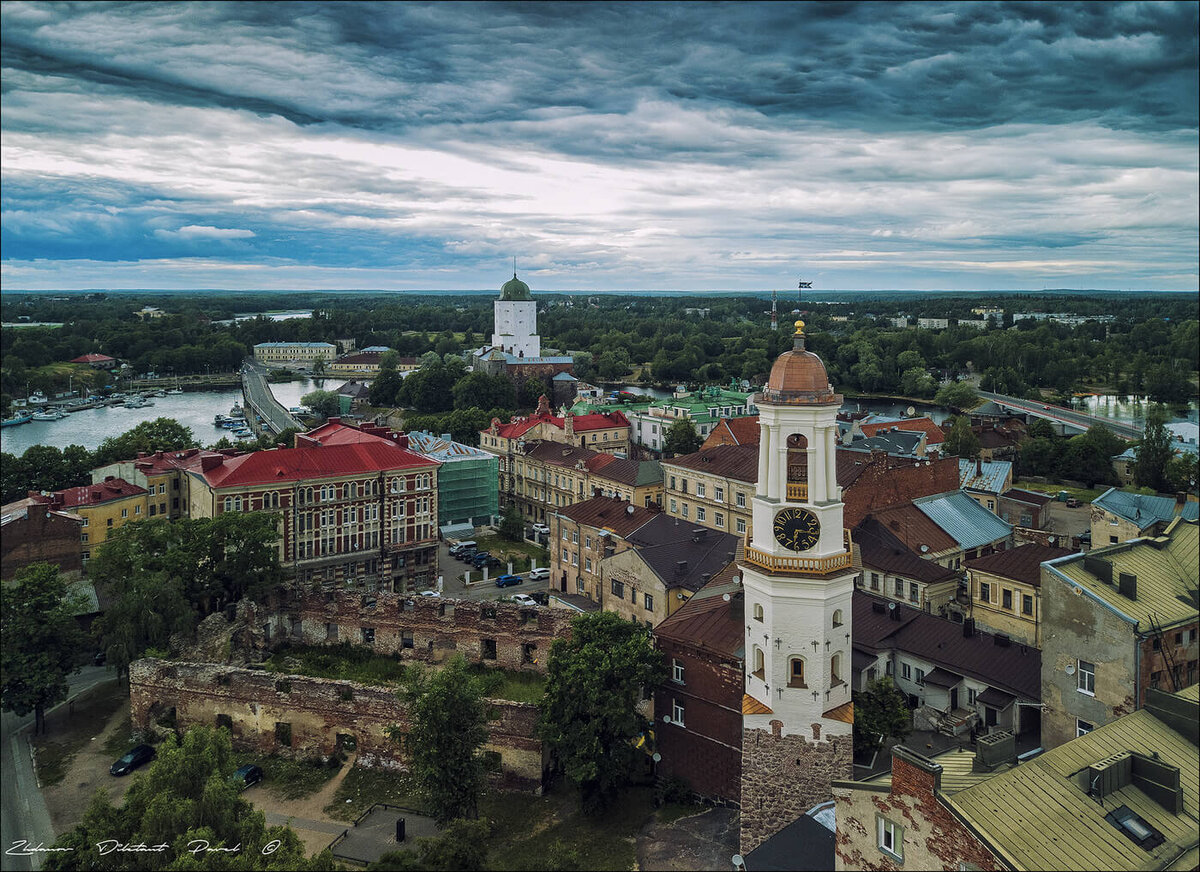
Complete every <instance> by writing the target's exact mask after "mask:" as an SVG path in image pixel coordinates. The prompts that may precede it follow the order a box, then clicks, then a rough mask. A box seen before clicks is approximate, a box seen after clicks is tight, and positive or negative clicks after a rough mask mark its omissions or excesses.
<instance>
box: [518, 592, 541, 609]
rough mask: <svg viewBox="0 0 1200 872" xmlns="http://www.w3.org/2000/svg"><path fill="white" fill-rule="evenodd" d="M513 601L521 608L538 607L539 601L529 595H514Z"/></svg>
mask: <svg viewBox="0 0 1200 872" xmlns="http://www.w3.org/2000/svg"><path fill="white" fill-rule="evenodd" d="M512 601H513V602H515V603H516V604H517V605H519V606H536V605H537V600H535V599H534V598H533V597H531V596H530V595H529V594H527V593H515V594H513V597H512Z"/></svg>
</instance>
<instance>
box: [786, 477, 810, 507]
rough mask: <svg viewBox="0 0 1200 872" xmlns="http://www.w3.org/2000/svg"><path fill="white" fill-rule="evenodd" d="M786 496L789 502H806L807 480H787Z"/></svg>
mask: <svg viewBox="0 0 1200 872" xmlns="http://www.w3.org/2000/svg"><path fill="white" fill-rule="evenodd" d="M787 498H788V502H789V503H805V502H808V482H806V481H789V482H788V483H787Z"/></svg>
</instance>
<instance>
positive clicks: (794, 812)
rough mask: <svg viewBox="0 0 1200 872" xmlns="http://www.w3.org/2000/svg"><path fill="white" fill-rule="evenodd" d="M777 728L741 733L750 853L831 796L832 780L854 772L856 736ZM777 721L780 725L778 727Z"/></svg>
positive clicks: (744, 823) (744, 834)
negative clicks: (811, 735) (812, 736)
mask: <svg viewBox="0 0 1200 872" xmlns="http://www.w3.org/2000/svg"><path fill="white" fill-rule="evenodd" d="M772 724H773V730H772V731H771V732H768V731H766V730H757V729H755V730H749V729H748V730H746V731H745V733H744V734H743V736H742V786H741V793H742V815H741V853H742V854H743V855H746V854H749V853H750V852H751V851H753V850H754V849H755V848H757V847H758V846H759V845H761V844H762V843H763V842H765V841H766V840H767V839H769V838H770V837H771V836H773V835H775V834H776V833H777V832H779V831H780V830H782V829H783V828H784V827H786V826H787V825H788V824H790V823H791V822H792V821H795V820H797V819H798V818H799V817H800V816H801V815H803V814H804V813H805V812H806V811H808V810H809V809H810V808H812V807H813V806H815V805H818V804H820V803H822V802H828V801H829V800H831V799H833V792H832V787H831V785H832V783H833V782H834V781H837V780H843V779H847V778H849V777H850V774H851V770H852V764H853V758H854V738H853V736H851V735H849V734H847V735H841V736H830V737H828V738H822V739H819V740H817V741H812V740H809V739H805V738H804V737H803V736H798V735H786V736H785V735H783V734H782V726H783V725H782V723H781V722H779V721H773V722H772ZM774 725H778V726H774Z"/></svg>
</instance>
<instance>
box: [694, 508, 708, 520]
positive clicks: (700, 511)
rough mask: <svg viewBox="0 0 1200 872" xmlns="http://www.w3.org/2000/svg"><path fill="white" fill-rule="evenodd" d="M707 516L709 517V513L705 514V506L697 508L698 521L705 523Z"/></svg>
mask: <svg viewBox="0 0 1200 872" xmlns="http://www.w3.org/2000/svg"><path fill="white" fill-rule="evenodd" d="M705 515H707V512H705V510H704V506H696V520H697V521H703V520H704V519H705Z"/></svg>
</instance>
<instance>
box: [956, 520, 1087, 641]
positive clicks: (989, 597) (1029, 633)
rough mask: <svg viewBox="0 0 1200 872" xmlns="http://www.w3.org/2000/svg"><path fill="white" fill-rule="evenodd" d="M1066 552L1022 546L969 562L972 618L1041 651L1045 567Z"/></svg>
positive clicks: (1067, 552) (1062, 549)
mask: <svg viewBox="0 0 1200 872" xmlns="http://www.w3.org/2000/svg"><path fill="white" fill-rule="evenodd" d="M1070 553H1071V552H1070V551H1067V550H1066V549H1065V548H1051V547H1048V546H1045V545H1036V544H1029V545H1021V546H1020V547H1017V548H1013V549H1012V550H1010V551H1000V552H997V553H995V554H990V555H988V556H987V557H980V558H978V559H976V560H970V561H967V577H968V582H967V590H968V591H969V593H970V597H971V606H970V615H971V617H972V618H974V619H975V623H976V624H977V625H979V626H980V627H983V628H984V629H987V630H991V631H992V632H994V633H1004V634H1006V635H1007V636H1008V637H1009V638H1010V639H1013V640H1015V641H1018V642H1023V643H1024V644H1026V645H1033V646H1034V647H1035V648H1041V647H1042V563H1044V562H1045V561H1047V560H1057V559H1058V558H1060V557H1066V556H1068V555H1069V554H1070Z"/></svg>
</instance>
